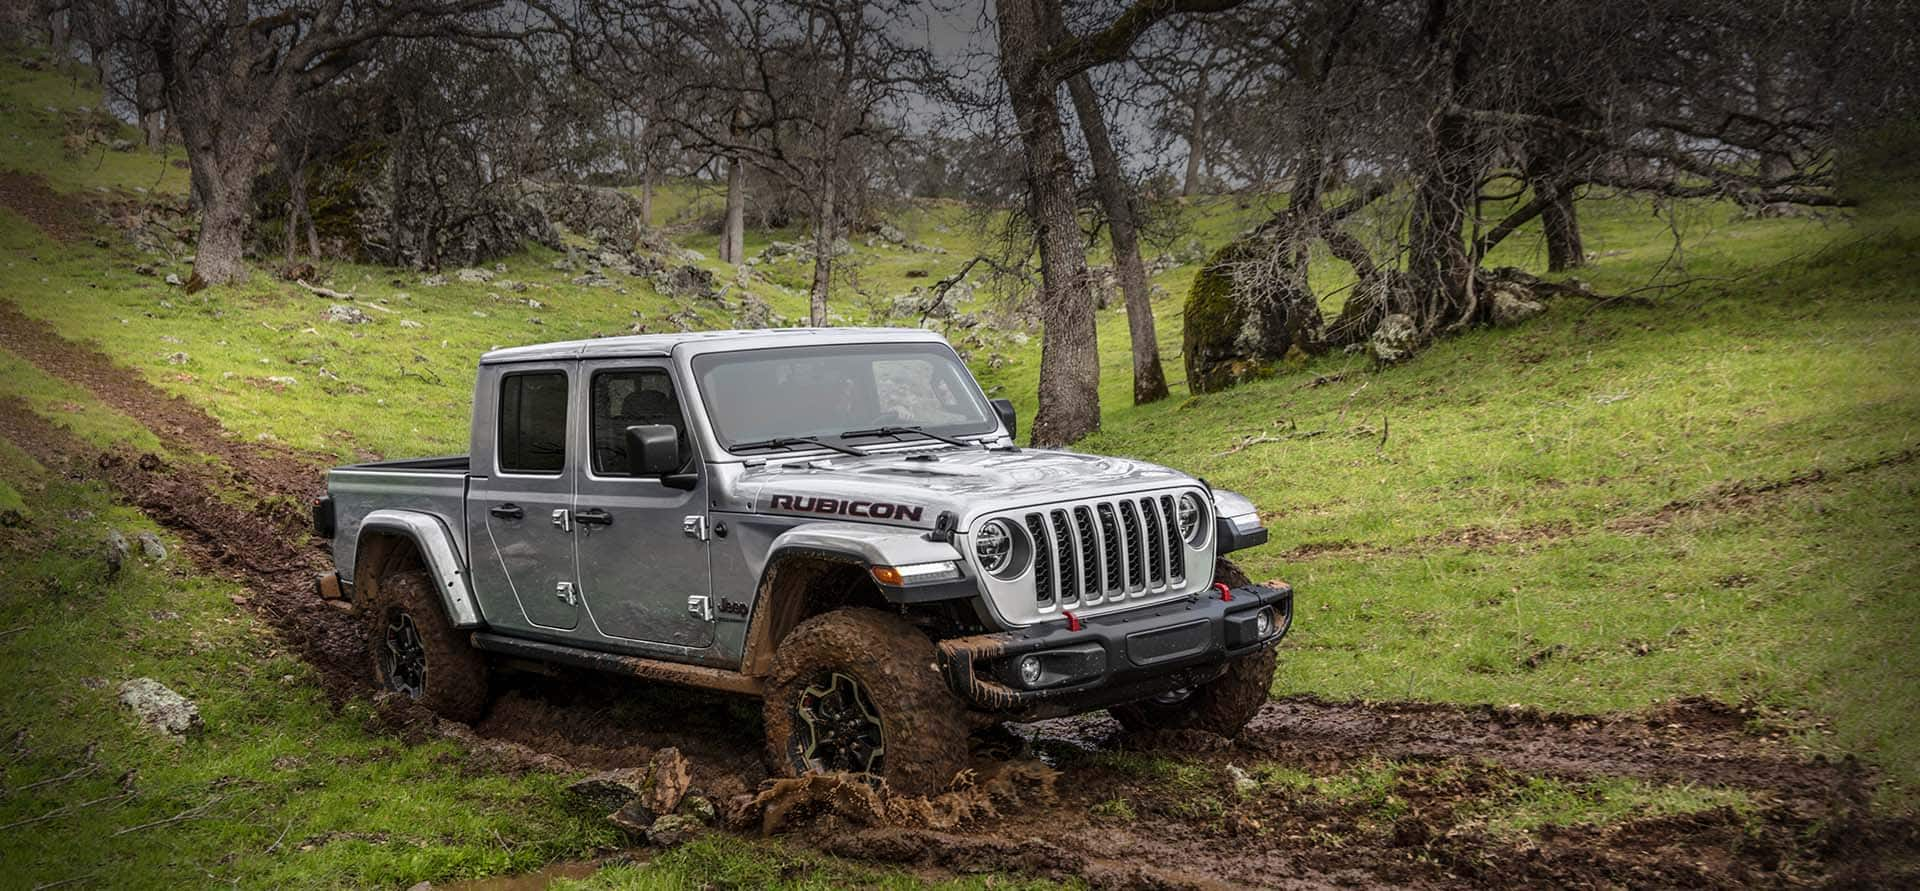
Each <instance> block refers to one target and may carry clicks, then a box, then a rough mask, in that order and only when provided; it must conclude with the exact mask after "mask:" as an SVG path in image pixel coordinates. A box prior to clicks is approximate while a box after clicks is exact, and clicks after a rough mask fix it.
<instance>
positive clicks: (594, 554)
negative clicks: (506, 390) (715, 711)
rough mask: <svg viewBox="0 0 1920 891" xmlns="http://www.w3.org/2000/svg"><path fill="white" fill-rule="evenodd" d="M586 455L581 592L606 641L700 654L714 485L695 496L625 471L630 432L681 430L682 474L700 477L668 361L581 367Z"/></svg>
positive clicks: (578, 508)
mask: <svg viewBox="0 0 1920 891" xmlns="http://www.w3.org/2000/svg"><path fill="white" fill-rule="evenodd" d="M580 374H581V377H582V378H583V380H582V382H581V384H580V386H581V387H582V389H583V390H584V392H585V399H584V400H583V403H584V404H583V405H582V407H581V408H580V409H579V410H578V411H579V413H580V414H581V415H582V416H584V417H585V419H586V423H584V424H583V425H581V427H582V429H581V433H580V439H579V440H578V441H577V443H576V445H577V447H578V449H577V450H578V451H580V452H581V453H582V454H584V455H585V456H586V457H585V458H583V459H582V460H581V461H580V462H578V463H579V469H578V470H577V472H576V477H575V480H576V482H575V485H574V491H575V494H574V523H575V532H574V547H575V553H576V554H577V557H578V560H577V564H576V565H577V566H578V572H579V578H580V590H581V595H582V596H583V597H584V598H585V606H586V609H587V611H588V616H589V618H590V619H591V621H592V622H593V625H594V627H595V628H596V629H597V630H598V631H599V633H600V634H602V635H605V636H606V637H609V638H613V639H615V640H622V641H635V642H641V643H648V644H666V645H671V646H678V647H686V648H689V649H700V648H704V647H707V646H709V645H711V644H712V643H713V619H712V616H713V609H712V606H711V605H710V602H709V600H708V597H709V594H710V591H709V587H710V584H711V579H710V576H709V574H708V565H707V540H706V528H707V480H706V477H705V476H704V475H702V476H701V477H700V480H699V482H697V483H695V484H694V487H693V488H692V489H691V490H683V489H674V488H669V487H668V486H666V485H665V484H663V483H662V482H661V481H660V478H658V477H640V476H633V475H631V474H629V473H628V467H627V453H626V442H625V435H626V429H627V428H628V427H633V426H646V425H652V424H666V425H670V426H672V427H674V428H676V429H678V430H679V431H680V453H681V456H682V458H683V459H684V460H685V465H684V467H685V469H691V470H696V471H697V470H698V469H699V467H700V463H701V462H700V459H699V456H698V455H696V454H695V453H694V448H693V438H692V437H691V436H689V435H688V429H689V428H688V427H687V420H686V414H685V412H684V410H683V409H682V402H681V399H680V392H679V389H678V388H677V387H676V386H675V381H674V379H673V375H672V373H671V370H670V369H669V367H668V360H666V359H664V358H663V359H651V360H650V359H621V360H605V361H598V362H583V363H581V368H580Z"/></svg>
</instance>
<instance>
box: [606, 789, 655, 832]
mask: <svg viewBox="0 0 1920 891" xmlns="http://www.w3.org/2000/svg"><path fill="white" fill-rule="evenodd" d="M659 818H660V817H659V815H658V814H655V813H654V812H653V811H652V810H650V809H648V807H647V806H646V805H645V804H642V803H641V802H640V800H639V799H637V798H636V799H634V800H632V801H629V802H627V803H626V804H625V805H623V806H621V808H620V809H619V810H617V811H614V812H613V813H611V814H608V815H607V822H609V823H612V824H613V825H615V826H618V827H620V828H621V829H622V830H625V831H626V833H627V834H628V835H630V836H632V837H634V838H635V839H640V840H645V839H646V837H647V830H648V829H651V828H652V827H653V822H654V821H655V820H658V819H659Z"/></svg>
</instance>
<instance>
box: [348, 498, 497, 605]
mask: <svg viewBox="0 0 1920 891" xmlns="http://www.w3.org/2000/svg"><path fill="white" fill-rule="evenodd" d="M370 534H374V535H394V536H398V537H400V538H404V539H407V540H409V541H412V542H413V546H414V549H415V550H416V551H418V552H419V554H420V559H421V561H422V562H424V563H426V568H427V574H428V575H429V576H431V577H432V578H433V580H434V589H435V590H436V591H438V592H439V594H440V606H441V607H442V608H443V609H445V610H446V615H447V622H448V624H450V625H452V626H453V627H455V628H458V629H462V630H465V629H471V628H479V627H481V626H482V625H483V624H485V623H483V622H482V621H481V619H480V607H479V604H478V602H477V601H475V600H474V597H473V589H472V586H471V585H469V584H468V583H467V572H466V567H464V566H462V565H461V563H460V551H459V549H457V548H455V547H454V540H453V533H451V532H450V531H448V529H447V524H446V523H444V522H442V521H441V519H440V518H439V517H436V516H433V515H432V514H426V513H420V512H418V511H409V510H376V511H374V512H372V513H370V514H367V515H366V517H365V518H364V519H362V520H361V521H360V529H359V531H358V532H357V533H356V537H355V539H354V553H355V554H356V555H358V554H360V553H363V552H364V551H365V546H366V542H367V536H368V535H370ZM354 562H355V564H356V565H355V575H358V574H359V566H358V564H359V563H360V561H359V560H358V558H357V557H356V559H355V561H354ZM358 582H359V580H358V579H356V580H355V585H354V587H356V588H357V587H359V584H358Z"/></svg>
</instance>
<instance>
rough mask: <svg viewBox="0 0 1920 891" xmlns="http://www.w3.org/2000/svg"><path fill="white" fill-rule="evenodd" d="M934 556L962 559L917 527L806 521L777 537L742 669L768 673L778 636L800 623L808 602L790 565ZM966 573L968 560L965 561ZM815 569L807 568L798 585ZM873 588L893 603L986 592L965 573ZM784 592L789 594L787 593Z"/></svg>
mask: <svg viewBox="0 0 1920 891" xmlns="http://www.w3.org/2000/svg"><path fill="white" fill-rule="evenodd" d="M936 560H956V561H958V560H960V554H959V552H958V551H957V550H956V549H955V548H954V547H953V546H952V545H950V544H948V543H946V542H932V541H928V540H926V538H925V536H924V534H923V533H922V532H921V531H919V530H913V529H894V530H888V529H884V528H876V527H873V526H866V525H861V524H858V523H833V522H825V523H808V524H806V525H803V526H796V527H794V528H792V529H789V530H787V531H786V532H784V533H782V534H781V535H780V536H779V537H777V538H775V539H774V540H773V542H772V544H771V545H770V546H769V547H768V549H767V559H766V562H765V563H764V564H762V565H761V568H760V580H759V583H758V584H756V585H755V586H754V605H753V613H752V617H751V619H750V620H749V622H748V625H747V631H746V640H745V645H744V649H743V653H742V656H741V671H742V672H744V673H746V674H749V675H756V676H757V675H764V674H766V672H767V670H768V668H769V667H770V666H771V665H772V661H773V651H774V648H775V647H776V646H778V644H779V640H778V638H779V637H780V636H781V635H782V634H784V632H785V631H786V630H788V629H790V628H791V627H792V626H793V625H795V624H798V622H799V619H800V616H799V615H798V613H797V610H799V609H801V608H802V606H803V604H804V601H803V600H802V599H800V598H798V597H795V596H792V595H793V594H795V593H798V592H797V591H793V590H790V589H789V586H790V585H791V584H793V579H791V578H789V577H787V576H783V575H782V573H783V572H785V571H786V569H787V568H788V567H795V566H809V565H810V566H815V567H817V566H819V565H821V564H823V563H824V564H837V565H841V566H852V567H858V568H860V569H861V570H865V569H867V568H870V567H873V566H895V565H906V564H910V563H925V562H931V561H936ZM961 566H962V572H963V573H964V572H965V568H964V567H965V563H964V561H962V562H961ZM809 575H811V572H803V573H802V574H801V576H800V577H799V578H800V580H801V581H800V584H802V585H804V584H806V582H807V578H808V576H809ZM874 587H875V588H877V589H879V591H880V595H881V596H882V597H883V598H885V599H886V600H887V602H889V603H895V604H905V603H925V602H929V601H934V600H957V599H962V598H971V597H978V596H982V595H981V593H980V591H979V589H978V587H977V586H976V584H975V582H974V580H973V579H972V578H971V577H968V576H965V575H963V576H962V577H961V578H960V579H958V580H956V581H951V582H938V583H934V584H925V585H913V586H910V587H894V586H890V585H882V584H879V583H878V582H877V581H876V582H875V583H874ZM783 592H785V593H783Z"/></svg>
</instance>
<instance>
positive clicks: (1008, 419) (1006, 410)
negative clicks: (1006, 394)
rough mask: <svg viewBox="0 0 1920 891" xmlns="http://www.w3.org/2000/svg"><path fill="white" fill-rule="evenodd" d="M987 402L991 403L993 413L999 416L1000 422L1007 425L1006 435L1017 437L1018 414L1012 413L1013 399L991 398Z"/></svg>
mask: <svg viewBox="0 0 1920 891" xmlns="http://www.w3.org/2000/svg"><path fill="white" fill-rule="evenodd" d="M989 402H990V403H991V404H992V405H993V413H994V414H996V415H999V416H1000V423H1002V424H1005V425H1007V436H1008V437H1010V438H1016V439H1017V438H1019V436H1020V416H1019V415H1018V414H1015V413H1014V410H1013V400H1011V399H993V400H989Z"/></svg>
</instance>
